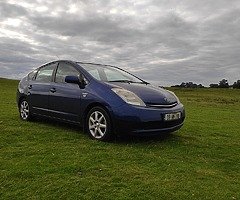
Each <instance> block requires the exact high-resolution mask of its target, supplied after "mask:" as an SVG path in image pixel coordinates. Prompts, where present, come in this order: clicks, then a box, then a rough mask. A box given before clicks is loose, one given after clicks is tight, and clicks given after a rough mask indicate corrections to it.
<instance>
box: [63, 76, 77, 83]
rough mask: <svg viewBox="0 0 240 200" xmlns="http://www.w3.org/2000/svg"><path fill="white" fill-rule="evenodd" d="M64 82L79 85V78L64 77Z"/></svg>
mask: <svg viewBox="0 0 240 200" xmlns="http://www.w3.org/2000/svg"><path fill="white" fill-rule="evenodd" d="M65 82H66V83H75V84H79V78H78V77H77V76H66V77H65Z"/></svg>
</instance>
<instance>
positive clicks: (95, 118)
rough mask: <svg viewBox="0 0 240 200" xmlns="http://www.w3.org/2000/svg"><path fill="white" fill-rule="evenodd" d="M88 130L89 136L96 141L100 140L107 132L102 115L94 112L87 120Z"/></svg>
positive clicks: (105, 122)
mask: <svg viewBox="0 0 240 200" xmlns="http://www.w3.org/2000/svg"><path fill="white" fill-rule="evenodd" d="M88 128H89V132H90V133H91V135H92V136H93V137H94V138H96V139H101V138H102V137H104V135H105V134H106V132H107V120H106V118H105V116H104V114H103V113H101V112H100V111H97V110H96V111H94V112H92V113H91V115H90V117H89V120H88Z"/></svg>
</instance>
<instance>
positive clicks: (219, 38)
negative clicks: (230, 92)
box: [0, 0, 240, 85]
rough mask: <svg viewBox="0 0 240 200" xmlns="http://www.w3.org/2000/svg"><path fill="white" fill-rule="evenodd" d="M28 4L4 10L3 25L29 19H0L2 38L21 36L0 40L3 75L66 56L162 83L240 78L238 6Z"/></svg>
mask: <svg viewBox="0 0 240 200" xmlns="http://www.w3.org/2000/svg"><path fill="white" fill-rule="evenodd" d="M13 1H14V0H13ZM23 1H24V0H23ZM25 1H26V2H27V3H31V6H32V7H31V8H28V7H26V8H24V7H22V6H23V5H21V4H19V3H17V1H16V4H8V3H1V4H0V10H1V17H2V19H3V20H2V22H3V21H4V19H7V18H8V19H16V18H17V19H21V20H22V19H24V20H22V22H21V25H20V26H18V27H14V26H11V24H7V25H6V24H4V23H1V21H0V34H1V31H3V32H4V31H10V32H15V35H17V34H21V37H17V36H15V35H10V36H8V35H4V36H2V37H1V35H0V37H1V40H0V45H1V52H0V76H6V77H15V78H16V77H18V78H20V77H21V76H22V75H23V74H24V73H27V71H28V70H31V69H32V68H34V67H36V66H38V65H40V64H41V63H45V62H47V61H50V60H54V59H57V57H60V58H61V59H73V60H81V61H92V62H98V63H105V64H112V65H117V66H121V67H123V68H125V69H127V70H129V71H132V72H134V73H135V74H137V75H139V76H141V77H143V78H145V79H147V80H151V81H153V82H155V83H157V84H160V85H172V84H178V83H181V82H183V81H194V82H198V83H203V84H205V85H208V84H209V83H212V82H218V81H219V80H220V79H221V78H227V79H229V81H232V82H233V81H236V80H237V79H240V77H239V75H240V67H239V64H238V63H240V62H239V61H240V56H238V52H239V50H240V38H239V35H240V14H239V13H240V12H239V11H240V3H239V1H231V2H226V1H224V0H219V1H217V2H216V1H209V0H203V1H197V0H196V1H192V0H191V1H190V0H187V1H181V2H179V1H177V0H176V1H175V0H171V1H156V0H155V1H141V2H134V1H127V2H125V1H121V2H115V1H66V2H65V5H62V1H36V2H32V1H27V0H25ZM70 5H75V6H76V9H77V12H70V11H69V10H68V9H69V8H70V7H69V6H70ZM40 6H46V7H47V8H49V10H47V11H42V12H39V11H36V10H34V8H40ZM52 11H53V12H56V13H58V14H57V15H54V14H52V13H51V12H52Z"/></svg>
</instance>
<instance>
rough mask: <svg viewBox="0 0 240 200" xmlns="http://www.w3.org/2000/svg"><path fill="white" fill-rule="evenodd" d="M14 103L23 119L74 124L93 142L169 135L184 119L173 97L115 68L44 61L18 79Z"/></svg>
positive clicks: (175, 98) (180, 105) (178, 104)
mask: <svg viewBox="0 0 240 200" xmlns="http://www.w3.org/2000/svg"><path fill="white" fill-rule="evenodd" d="M17 104H18V108H19V113H20V117H21V119H23V120H26V121H27V120H30V119H32V118H33V117H34V116H45V117H50V118H54V119H58V120H62V121H65V122H71V123H77V124H80V125H82V126H83V127H84V131H85V132H87V133H88V134H89V135H90V137H91V138H93V139H97V140H108V139H110V138H111V136H112V135H114V134H125V133H129V134H135V135H153V134H159V133H163V132H164V133H168V132H173V131H176V130H178V129H179V128H180V127H181V126H182V125H183V122H184V118H185V112H184V107H183V105H182V104H181V103H180V101H179V99H178V98H177V96H176V95H175V94H174V93H173V92H171V91H168V90H165V89H163V88H159V87H155V86H153V85H151V84H149V83H147V82H146V81H143V80H142V79H140V78H138V77H136V76H134V75H132V74H130V73H129V72H126V71H124V70H122V69H120V68H118V67H114V66H109V65H102V64H94V63H83V62H73V61H69V60H59V61H54V62H50V63H48V64H45V65H43V66H41V67H39V68H37V69H36V70H34V71H32V72H30V73H29V74H28V75H27V76H26V77H24V78H23V79H22V80H21V81H20V83H19V86H18V90H17Z"/></svg>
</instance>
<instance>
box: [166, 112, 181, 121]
mask: <svg viewBox="0 0 240 200" xmlns="http://www.w3.org/2000/svg"><path fill="white" fill-rule="evenodd" d="M180 118H181V112H177V113H168V114H165V116H164V120H165V121H172V120H177V119H180Z"/></svg>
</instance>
